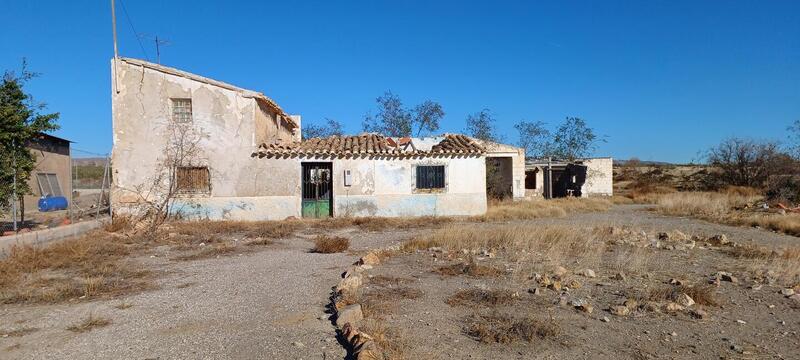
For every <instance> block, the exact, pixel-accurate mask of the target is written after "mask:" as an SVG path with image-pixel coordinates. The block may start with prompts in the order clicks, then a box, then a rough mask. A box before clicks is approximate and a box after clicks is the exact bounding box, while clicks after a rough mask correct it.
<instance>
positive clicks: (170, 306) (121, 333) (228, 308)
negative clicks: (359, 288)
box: [0, 229, 409, 359]
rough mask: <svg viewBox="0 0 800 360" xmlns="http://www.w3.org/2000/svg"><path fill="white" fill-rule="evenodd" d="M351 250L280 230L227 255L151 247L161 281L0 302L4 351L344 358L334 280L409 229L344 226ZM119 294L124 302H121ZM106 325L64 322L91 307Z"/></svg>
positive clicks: (148, 261)
mask: <svg viewBox="0 0 800 360" xmlns="http://www.w3.org/2000/svg"><path fill="white" fill-rule="evenodd" d="M340 235H342V236H346V237H348V238H350V239H351V244H352V245H351V249H352V250H354V252H351V253H344V254H315V253H309V251H308V250H309V249H310V248H311V247H312V246H313V243H312V242H311V241H309V240H308V239H309V238H310V236H301V237H293V238H290V239H282V240H279V241H278V242H277V243H276V244H274V245H270V246H268V247H266V248H261V250H259V251H256V252H253V253H247V254H242V255H234V256H232V257H221V258H216V259H208V260H198V261H189V262H174V261H170V260H169V258H170V257H171V256H174V255H175V254H169V253H166V252H164V251H165V250H164V249H156V251H154V253H153V255H152V256H154V257H147V258H143V259H140V260H141V261H142V262H143V266H148V267H152V268H155V269H158V271H162V272H164V273H166V274H165V275H164V276H162V277H161V279H160V280H159V283H158V286H159V287H160V289H158V290H155V291H149V292H145V293H141V294H138V295H135V296H129V297H126V298H121V299H113V300H106V301H91V302H83V303H77V304H60V305H41V306H38V305H37V306H31V305H0V333H1V332H9V331H11V330H22V329H35V330H33V331H32V332H31V333H29V334H26V335H24V336H14V335H12V336H7V337H0V358H3V359H64V358H71V359H185V358H202V359H253V358H272V359H324V358H328V359H331V358H333V359H342V358H344V356H345V350H344V349H343V347H342V346H341V345H340V344H339V343H338V342H337V340H336V333H335V330H334V327H333V325H332V324H331V321H330V320H329V319H328V318H329V315H327V314H326V313H325V311H326V305H327V304H328V303H329V300H328V297H329V296H330V291H331V287H332V286H333V285H335V284H336V283H337V280H338V279H339V276H340V274H341V270H342V269H343V268H345V267H346V266H347V265H349V264H351V263H352V262H354V261H355V260H357V259H358V251H359V250H363V249H367V248H370V247H383V246H390V245H392V244H396V243H397V242H398V241H400V240H404V239H406V238H407V237H408V236H409V235H408V234H407V233H404V232H402V231H401V232H393V233H391V234H381V235H380V236H375V235H374V234H364V233H359V232H356V231H355V230H353V229H351V230H345V231H342V232H341V234H340ZM121 304H125V305H130V307H128V308H125V309H118V308H117V306H119V305H121ZM90 314H91V315H94V316H96V317H100V318H107V319H109V320H110V321H111V324H110V325H107V326H104V327H98V328H95V329H93V330H91V331H88V332H84V333H76V332H73V331H69V330H67V328H68V327H70V326H72V325H74V324H77V323H80V322H81V321H82V320H83V319H85V318H86V317H87V316H89V315H90Z"/></svg>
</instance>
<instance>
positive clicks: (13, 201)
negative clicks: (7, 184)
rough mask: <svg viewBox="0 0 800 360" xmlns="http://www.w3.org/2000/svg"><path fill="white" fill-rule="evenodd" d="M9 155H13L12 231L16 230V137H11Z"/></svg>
mask: <svg viewBox="0 0 800 360" xmlns="http://www.w3.org/2000/svg"><path fill="white" fill-rule="evenodd" d="M11 154H12V155H11V156H13V158H12V159H13V160H12V163H13V167H14V187H13V188H12V191H11V214H12V215H11V217H12V219H13V222H14V232H17V142H16V139H11Z"/></svg>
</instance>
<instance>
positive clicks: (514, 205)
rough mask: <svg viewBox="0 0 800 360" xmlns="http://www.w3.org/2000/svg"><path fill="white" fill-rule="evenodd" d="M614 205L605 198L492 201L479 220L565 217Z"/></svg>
mask: <svg viewBox="0 0 800 360" xmlns="http://www.w3.org/2000/svg"><path fill="white" fill-rule="evenodd" d="M612 205H613V203H612V201H611V200H609V199H604V198H560V199H551V200H541V201H511V200H505V201H492V202H490V203H489V208H488V209H487V211H486V215H483V216H478V217H475V218H474V219H475V220H478V221H502V220H525V219H537V218H547V217H564V216H567V214H571V213H578V212H594V211H606V210H608V209H609V208H611V206H612Z"/></svg>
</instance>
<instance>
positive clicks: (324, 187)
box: [302, 163, 333, 218]
mask: <svg viewBox="0 0 800 360" xmlns="http://www.w3.org/2000/svg"><path fill="white" fill-rule="evenodd" d="M332 203H333V184H332V181H331V164H330V163H303V204H302V213H303V217H304V218H324V217H329V216H333V207H332V206H331V205H332Z"/></svg>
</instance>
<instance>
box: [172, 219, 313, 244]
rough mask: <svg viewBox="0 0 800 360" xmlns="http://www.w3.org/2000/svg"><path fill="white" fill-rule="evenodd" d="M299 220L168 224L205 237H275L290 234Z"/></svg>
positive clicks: (187, 232)
mask: <svg viewBox="0 0 800 360" xmlns="http://www.w3.org/2000/svg"><path fill="white" fill-rule="evenodd" d="M301 225H302V224H301V222H300V221H291V220H287V221H180V222H174V223H171V224H170V226H171V227H173V228H174V229H175V231H176V232H177V233H179V234H181V235H187V236H192V237H200V238H203V237H207V236H209V235H215V234H242V235H244V236H245V237H247V238H269V239H277V238H283V237H287V236H290V235H292V234H293V233H294V232H295V231H297V229H299V228H300V227H301Z"/></svg>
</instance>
